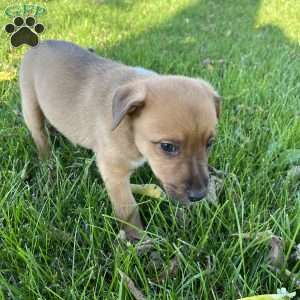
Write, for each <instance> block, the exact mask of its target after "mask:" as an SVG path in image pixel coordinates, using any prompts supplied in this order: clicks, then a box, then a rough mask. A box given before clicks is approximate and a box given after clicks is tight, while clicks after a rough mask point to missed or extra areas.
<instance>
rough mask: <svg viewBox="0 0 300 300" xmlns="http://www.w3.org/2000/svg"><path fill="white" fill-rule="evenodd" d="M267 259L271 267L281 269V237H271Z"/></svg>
mask: <svg viewBox="0 0 300 300" xmlns="http://www.w3.org/2000/svg"><path fill="white" fill-rule="evenodd" d="M269 260H270V264H271V265H272V266H273V267H276V268H279V269H281V268H282V267H283V265H284V242H283V239H282V238H280V237H278V236H276V235H273V236H272V238H271V250H270V253H269Z"/></svg>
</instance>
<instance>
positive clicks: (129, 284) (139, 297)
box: [119, 270, 146, 300]
mask: <svg viewBox="0 0 300 300" xmlns="http://www.w3.org/2000/svg"><path fill="white" fill-rule="evenodd" d="M119 273H120V275H121V278H122V279H123V281H124V282H125V284H126V286H127V288H128V290H129V291H130V293H131V294H132V296H133V297H134V298H135V299H136V300H146V297H145V295H144V294H143V293H142V292H141V291H140V290H139V289H138V288H137V287H136V286H135V284H134V282H133V281H132V280H131V279H130V278H129V277H128V276H127V275H126V274H125V273H124V272H122V271H120V270H119Z"/></svg>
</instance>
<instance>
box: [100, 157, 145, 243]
mask: <svg viewBox="0 0 300 300" xmlns="http://www.w3.org/2000/svg"><path fill="white" fill-rule="evenodd" d="M97 165H98V168H99V170H100V173H101V176H102V178H103V180H104V182H105V186H106V188H107V191H108V194H109V196H110V200H111V203H112V206H113V210H114V212H115V215H116V217H117V218H118V219H120V221H121V222H122V221H123V222H124V223H123V224H122V227H123V228H124V230H125V232H126V235H127V237H128V238H129V239H132V240H138V239H140V238H141V234H140V232H139V229H143V225H142V221H141V218H140V214H139V210H138V206H137V203H136V201H135V199H134V197H133V195H132V191H131V186H130V170H129V169H128V168H127V167H125V166H123V165H122V163H120V164H116V162H113V163H112V162H109V160H105V159H101V158H100V157H97ZM125 223H128V224H125Z"/></svg>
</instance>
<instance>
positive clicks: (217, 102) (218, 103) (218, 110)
mask: <svg viewBox="0 0 300 300" xmlns="http://www.w3.org/2000/svg"><path fill="white" fill-rule="evenodd" d="M213 98H214V101H215V106H216V113H217V118H218V119H219V118H220V113H221V102H222V98H221V97H220V96H219V95H218V93H217V92H214V95H213Z"/></svg>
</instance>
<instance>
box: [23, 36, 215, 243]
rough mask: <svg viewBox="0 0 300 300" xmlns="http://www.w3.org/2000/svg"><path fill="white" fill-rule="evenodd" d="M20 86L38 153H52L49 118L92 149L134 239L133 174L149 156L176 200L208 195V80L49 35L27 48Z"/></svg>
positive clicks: (211, 94) (211, 122)
mask: <svg viewBox="0 0 300 300" xmlns="http://www.w3.org/2000/svg"><path fill="white" fill-rule="evenodd" d="M20 86H21V95H22V107H23V114H24V118H25V122H26V124H27V126H28V128H29V130H30V132H31V134H32V137H33V139H34V142H35V144H36V145H37V148H38V152H39V155H40V157H42V158H47V157H48V155H49V143H48V138H47V135H46V131H45V123H44V121H45V118H46V119H47V120H48V121H49V122H50V124H52V125H53V126H54V127H55V128H56V129H57V130H58V131H60V132H61V133H62V134H63V135H64V136H65V137H67V138H68V139H69V140H70V141H71V142H73V143H74V144H78V145H80V146H83V147H86V148H88V149H91V150H93V151H94V152H95V153H96V157H97V165H98V168H99V170H100V173H101V175H102V178H103V180H104V182H105V185H106V187H107V190H108V193H109V195H110V199H111V202H112V205H113V209H114V211H115V214H116V216H117V217H118V218H119V219H120V220H121V221H122V222H123V223H124V224H127V225H126V226H125V230H126V232H127V235H128V237H129V238H138V237H139V234H138V230H137V229H141V228H142V223H141V220H140V215H139V212H138V208H137V204H136V202H135V199H134V197H133V195H132V192H131V188H130V175H131V173H132V172H133V171H134V169H136V168H137V167H139V166H140V165H142V164H143V163H144V162H145V161H147V162H148V163H149V165H150V166H151V168H152V170H153V172H154V174H155V175H156V176H157V178H158V179H159V180H160V181H161V182H162V184H163V186H164V188H165V190H166V191H167V192H168V193H169V194H170V195H171V196H172V197H173V198H175V199H177V200H178V201H180V202H182V203H186V204H188V203H190V201H197V200H199V199H201V198H203V197H204V196H205V195H206V192H207V186H208V182H209V175H208V164H207V161H208V150H209V148H210V145H211V143H212V140H213V138H214V136H215V127H216V124H217V118H218V116H219V111H220V98H219V96H218V95H217V93H216V92H215V91H214V90H213V88H212V87H211V86H210V85H209V84H208V83H206V82H205V81H203V80H198V79H191V78H187V77H183V76H165V75H158V74H156V73H154V72H151V71H147V70H144V69H142V68H134V67H129V66H126V65H123V64H121V63H117V62H114V61H111V60H108V59H104V58H101V57H99V56H96V55H95V54H93V53H90V52H89V51H87V50H84V49H82V48H80V47H78V46H76V45H74V44H72V43H68V42H63V41H45V42H42V43H40V44H39V45H38V46H37V47H35V48H32V49H31V50H29V51H28V52H27V53H26V55H25V57H24V59H23V62H22V65H21V70H20ZM132 225H133V226H132Z"/></svg>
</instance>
